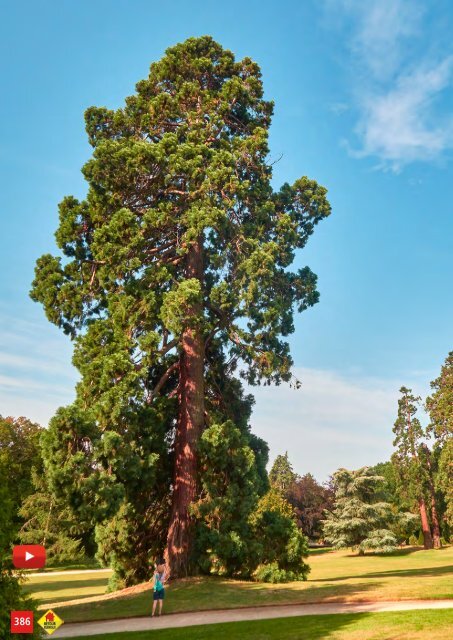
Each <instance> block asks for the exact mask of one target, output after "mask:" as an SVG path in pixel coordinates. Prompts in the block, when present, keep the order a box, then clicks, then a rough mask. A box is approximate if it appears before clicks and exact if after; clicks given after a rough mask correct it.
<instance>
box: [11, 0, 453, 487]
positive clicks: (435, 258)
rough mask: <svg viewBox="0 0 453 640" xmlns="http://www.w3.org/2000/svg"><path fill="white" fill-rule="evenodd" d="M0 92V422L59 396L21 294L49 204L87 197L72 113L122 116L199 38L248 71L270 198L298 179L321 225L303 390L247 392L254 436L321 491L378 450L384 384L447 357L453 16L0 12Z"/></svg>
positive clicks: (42, 8)
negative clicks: (180, 49) (307, 187)
mask: <svg viewBox="0 0 453 640" xmlns="http://www.w3.org/2000/svg"><path fill="white" fill-rule="evenodd" d="M2 18H3V19H2V25H1V27H0V30H1V38H0V47H1V48H2V51H1V77H2V99H1V100H0V111H1V122H2V136H1V140H0V164H1V182H2V188H1V195H0V197H1V217H2V234H1V252H0V261H1V265H0V267H1V272H2V274H3V275H4V277H3V278H2V279H1V283H0V332H1V333H0V413H1V414H3V415H20V414H24V415H27V416H29V417H31V418H33V419H35V420H38V421H40V422H41V423H42V424H46V423H47V420H48V419H49V417H50V416H51V415H52V414H53V413H54V411H55V409H56V408H57V407H58V406H60V405H62V404H66V403H69V402H71V400H72V399H73V395H74V392H73V387H74V382H75V380H76V379H77V373H76V372H75V371H74V369H73V368H72V366H71V364H70V360H71V345H70V343H69V342H68V339H67V338H66V337H65V336H63V335H61V334H60V332H59V331H58V330H57V329H56V328H55V327H53V326H52V325H50V324H49V323H48V322H47V320H46V319H45V317H44V314H43V312H42V309H41V308H40V307H39V306H38V305H36V304H34V303H33V302H31V300H30V299H29V298H28V291H29V288H30V282H31V280H32V278H33V268H34V263H35V260H36V258H37V257H39V256H40V255H41V254H42V253H44V252H53V251H54V240H53V233H54V231H55V229H56V226H57V204H58V202H59V201H60V200H61V199H62V197H63V196H64V195H66V194H74V195H77V196H83V195H84V193H85V185H84V182H83V180H82V176H81V173H80V168H81V166H82V165H83V163H84V162H85V161H86V160H87V159H88V157H89V153H90V148H89V146H88V144H87V142H86V136H85V132H84V125H83V112H84V110H85V108H86V107H88V106H90V105H105V106H108V107H118V106H120V105H121V104H122V101H123V99H124V97H125V96H126V95H129V94H131V93H133V91H134V85H135V82H136V81H138V80H139V79H141V78H143V77H145V76H146V75H147V72H148V67H149V64H150V63H151V62H152V61H153V60H156V59H159V58H160V57H161V56H162V54H163V52H164V50H165V48H166V47H168V46H171V45H172V44H175V43H176V42H179V41H181V40H184V39H185V38H187V37H189V36H197V35H203V34H210V35H212V36H213V37H215V38H216V39H217V40H218V41H219V42H221V43H222V45H223V46H225V47H227V48H229V49H231V50H233V51H234V52H235V54H236V55H237V57H242V56H245V55H249V56H251V57H253V58H254V59H255V60H256V61H257V62H258V63H259V64H260V65H261V68H262V72H263V79H264V84H265V91H266V95H267V97H268V98H271V99H273V100H274V101H275V117H274V121H273V125H272V129H271V139H270V144H271V158H272V160H277V159H278V158H280V156H281V159H280V160H279V161H278V162H277V163H276V164H275V167H274V169H275V172H274V175H275V185H276V186H278V185H279V184H281V183H282V182H283V181H293V180H294V179H296V178H297V177H299V176H300V175H308V176H310V177H312V178H315V179H316V180H318V181H319V182H320V183H321V184H324V185H325V186H326V187H327V188H328V189H329V196H330V200H331V203H332V208H333V214H332V216H331V218H329V219H328V220H327V221H325V222H323V223H322V225H321V226H320V227H319V228H318V229H317V230H316V232H315V234H314V235H313V237H312V238H311V240H310V243H309V245H308V247H307V249H306V250H304V251H303V252H302V253H301V254H300V255H299V256H298V258H297V263H298V264H299V265H305V264H308V265H309V266H310V267H311V268H312V269H313V270H314V271H315V272H316V273H317V274H318V276H319V289H320V292H321V301H320V303H319V304H318V305H317V306H316V307H315V308H313V309H311V310H309V311H307V312H305V313H304V314H302V315H301V316H300V317H299V318H298V320H297V322H296V332H295V334H294V335H293V336H292V338H291V345H292V351H293V354H294V360H295V365H296V373H297V375H298V377H299V378H301V379H302V382H303V386H302V389H301V390H299V391H294V390H291V389H288V388H287V387H280V388H274V389H269V388H265V389H258V390H257V391H256V394H255V395H256V398H257V402H256V407H255V413H254V416H253V428H254V431H256V432H257V433H258V434H259V435H261V436H263V437H265V438H266V439H267V440H268V442H269V443H270V446H271V455H272V457H274V456H275V455H276V454H278V453H282V452H284V451H285V450H288V451H289V455H290V458H291V459H292V461H293V463H294V467H295V468H296V470H297V471H299V472H300V473H305V472H307V471H311V472H313V473H314V474H315V475H316V476H317V477H319V478H320V479H324V478H326V477H327V475H328V474H329V473H331V472H332V471H334V470H335V469H336V468H337V467H339V466H346V467H351V468H354V467H358V466H361V465H362V464H372V463H374V462H377V461H379V460H381V459H385V458H387V457H388V456H389V454H390V452H391V439H392V433H391V428H392V423H393V421H394V417H395V411H396V398H397V395H398V393H397V392H398V388H399V387H400V386H401V385H402V384H406V385H408V386H412V387H413V388H414V390H415V391H416V392H417V393H420V394H421V395H424V394H426V392H427V390H428V388H429V381H430V380H431V379H433V377H435V376H436V375H437V372H438V371H439V369H440V366H441V363H442V361H443V360H444V358H445V357H446V355H447V353H448V351H450V350H451V349H453V337H452V329H453V296H452V282H453V261H452V253H453V251H452V250H453V240H452V238H453V211H452V208H453V204H452V203H453V197H452V196H453V180H452V150H453V117H452V104H453V90H452V77H453V46H452V44H451V31H452V27H453V7H452V5H451V3H449V2H448V0H433V1H431V2H429V3H426V2H420V1H417V0H368V2H362V1H361V0H321V1H309V0H306V1H304V2H292V1H289V0H281V1H280V2H279V3H273V2H270V1H267V0H265V1H263V0H261V1H260V2H257V1H249V2H238V1H237V0H232V1H230V2H228V3H219V2H208V1H205V2H200V1H196V0H192V1H191V2H183V1H180V0H178V1H175V2H172V3H162V2H155V1H153V0H148V1H146V2H145V1H142V0H128V1H127V2H126V1H122V0H94V1H88V0H80V1H79V2H77V3H76V2H72V1H67V0H59V1H58V2H57V1H56V0H55V1H53V2H46V1H41V2H39V3H35V2H31V1H26V2H20V3H9V5H8V6H5V7H4V9H3V16H2Z"/></svg>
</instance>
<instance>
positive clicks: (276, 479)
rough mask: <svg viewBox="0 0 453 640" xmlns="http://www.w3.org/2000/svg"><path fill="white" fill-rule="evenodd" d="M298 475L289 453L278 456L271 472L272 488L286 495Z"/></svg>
mask: <svg viewBox="0 0 453 640" xmlns="http://www.w3.org/2000/svg"><path fill="white" fill-rule="evenodd" d="M296 478H297V475H296V474H295V473H294V471H293V467H292V464H291V462H290V461H289V459H288V452H287V451H286V453H285V455H284V456H282V455H278V456H277V457H276V458H275V460H274V464H273V465H272V468H271V470H270V472H269V482H270V483H271V486H272V487H274V488H275V489H278V490H279V491H281V492H282V493H284V494H286V492H287V491H288V490H289V488H290V486H291V485H292V483H293V482H294V481H295V480H296Z"/></svg>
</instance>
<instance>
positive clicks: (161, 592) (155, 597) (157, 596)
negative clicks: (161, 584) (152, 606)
mask: <svg viewBox="0 0 453 640" xmlns="http://www.w3.org/2000/svg"><path fill="white" fill-rule="evenodd" d="M164 598H165V589H159V591H154V594H153V600H163V599H164Z"/></svg>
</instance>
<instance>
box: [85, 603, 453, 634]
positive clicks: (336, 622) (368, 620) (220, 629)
mask: <svg viewBox="0 0 453 640" xmlns="http://www.w3.org/2000/svg"><path fill="white" fill-rule="evenodd" d="M452 625H453V610H451V609H450V610H448V609H444V610H418V611H402V612H395V613H357V614H349V613H341V614H335V615H322V616H302V617H297V618H277V619H273V620H257V621H247V622H228V623H222V624H210V625H206V626H194V627H184V640H234V639H236V638H238V639H239V638H240V639H241V640H271V639H276V638H278V640H391V639H395V640H396V639H398V640H426V638H429V640H447V639H448V638H450V637H451V635H450V633H451V628H452ZM126 633H127V639H128V640H154V639H155V638H159V640H180V638H181V629H161V630H156V631H136V632H131V631H129V632H125V633H110V634H105V635H99V636H96V638H97V639H99V640H124V638H125V637H126Z"/></svg>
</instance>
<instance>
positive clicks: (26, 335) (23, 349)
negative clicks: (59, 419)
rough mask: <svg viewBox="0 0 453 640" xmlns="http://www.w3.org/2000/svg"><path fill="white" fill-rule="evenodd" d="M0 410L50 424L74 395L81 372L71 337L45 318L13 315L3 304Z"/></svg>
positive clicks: (0, 331) (1, 412)
mask: <svg viewBox="0 0 453 640" xmlns="http://www.w3.org/2000/svg"><path fill="white" fill-rule="evenodd" d="M0 312H2V313H0V414H1V415H3V416H7V415H10V416H26V417H28V418H30V419H32V420H34V421H36V422H39V423H40V424H42V425H46V424H47V422H48V421H49V419H50V418H51V417H52V415H53V414H54V413H55V411H56V409H57V408H58V407H59V406H62V405H66V404H69V403H70V402H72V401H73V399H74V387H75V383H76V380H77V372H76V371H75V369H74V368H73V367H72V366H71V351H72V347H71V345H70V343H69V340H68V338H67V337H65V336H63V335H61V334H60V333H59V332H58V330H57V329H55V328H54V327H52V326H51V325H48V324H47V323H46V322H45V321H44V320H43V321H37V322H33V321H31V320H29V319H26V318H21V319H13V318H11V317H9V316H8V314H7V313H5V312H4V309H2V308H1V307H0Z"/></svg>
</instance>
